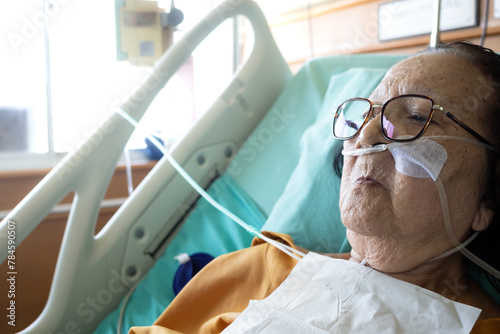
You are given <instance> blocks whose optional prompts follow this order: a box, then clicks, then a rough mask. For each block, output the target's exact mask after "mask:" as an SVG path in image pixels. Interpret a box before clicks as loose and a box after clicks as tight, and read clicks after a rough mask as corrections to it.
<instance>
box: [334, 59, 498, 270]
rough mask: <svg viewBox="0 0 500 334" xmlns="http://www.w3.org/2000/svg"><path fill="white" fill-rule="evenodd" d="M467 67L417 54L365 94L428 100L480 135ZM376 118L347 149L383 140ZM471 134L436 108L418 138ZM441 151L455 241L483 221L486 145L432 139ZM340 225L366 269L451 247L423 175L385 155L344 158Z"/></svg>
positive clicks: (390, 266)
mask: <svg viewBox="0 0 500 334" xmlns="http://www.w3.org/2000/svg"><path fill="white" fill-rule="evenodd" d="M485 81H486V80H484V79H483V78H482V77H481V76H480V74H479V72H477V71H476V70H475V69H473V68H471V67H469V66H467V65H466V64H465V63H464V62H463V61H462V60H461V59H459V58H457V57H455V56H452V55H446V54H422V55H418V56H415V57H412V58H409V59H407V60H404V61H402V62H400V63H398V64H396V65H395V66H394V67H393V68H392V69H391V70H389V72H388V73H387V75H386V76H385V78H384V79H383V81H382V82H381V84H380V85H379V86H378V87H377V88H376V89H375V91H374V92H373V93H372V95H371V96H370V100H371V101H372V102H373V103H374V104H383V103H384V102H385V101H387V100H388V99H390V98H392V97H395V96H398V95H402V94H411V93H413V94H422V95H426V96H429V97H431V98H432V99H433V100H434V102H435V103H436V104H438V105H441V106H442V107H443V108H445V109H446V110H447V111H449V112H451V113H452V114H454V115H455V116H457V117H458V118H459V119H460V120H462V121H463V122H464V123H465V124H467V125H468V126H469V127H471V128H472V129H474V130H475V131H476V132H478V133H480V134H482V135H484V134H485V133H486V131H485V129H484V126H483V125H482V124H481V122H480V119H479V117H478V113H479V110H480V108H481V107H480V105H481V103H482V101H483V100H482V99H483V97H485V95H487V94H488V92H490V89H489V87H487V86H486V85H485ZM379 117H380V115H378V116H377V117H375V118H373V119H372V120H371V121H370V122H369V123H368V124H366V125H365V127H364V128H363V129H362V131H361V133H360V134H359V135H358V136H357V137H356V138H354V139H351V140H349V141H346V142H345V143H344V148H345V149H347V150H354V149H359V148H362V147H367V146H369V145H372V146H373V145H376V144H379V143H388V141H387V140H386V139H385V138H384V137H383V135H382V131H381V129H380V125H379V124H380V119H379ZM431 135H449V136H459V137H465V138H472V139H474V137H472V136H471V135H470V134H469V133H468V132H466V131H465V130H464V129H462V128H461V127H459V126H458V125H457V124H456V123H454V122H453V121H451V120H450V119H448V118H447V117H446V116H444V115H443V114H442V113H440V112H435V114H434V118H433V121H432V123H431V124H430V126H429V128H428V129H427V131H426V133H425V136H431ZM436 141H437V142H438V143H439V144H440V145H442V146H443V147H444V148H445V149H446V151H447V155H448V157H447V160H446V163H445V165H444V167H443V169H442V171H441V174H440V176H439V178H440V179H441V181H442V183H443V185H444V189H445V190H446V196H447V198H448V206H449V211H450V216H451V224H452V227H453V229H454V232H455V235H456V237H457V239H458V240H460V241H463V240H464V239H466V238H467V237H468V236H469V235H470V233H471V231H472V230H473V229H475V230H481V229H484V228H486V227H487V224H488V223H489V221H490V216H489V214H490V211H489V210H488V209H486V208H485V206H484V205H482V202H481V197H482V189H483V188H484V186H483V185H484V183H485V174H486V172H485V166H486V165H485V163H486V150H485V149H484V148H481V147H479V146H476V145H473V144H467V143H464V142H460V141H455V140H436ZM340 209H341V216H342V222H343V223H344V225H345V226H346V227H347V237H348V239H349V242H350V244H351V246H352V247H353V251H354V252H353V254H355V256H359V259H362V258H364V259H365V260H366V261H367V262H368V263H369V264H370V265H371V266H372V267H374V268H376V269H378V270H380V271H384V272H388V273H398V272H404V271H408V270H411V269H412V268H415V267H417V266H418V265H420V264H422V263H424V262H425V261H426V260H428V259H431V258H433V257H435V256H437V255H439V254H441V253H443V252H445V251H447V250H449V249H451V248H453V247H454V245H453V244H452V243H451V241H450V240H449V238H448V236H447V234H446V231H445V228H444V223H443V214H442V211H441V204H440V197H439V194H438V191H437V187H436V184H435V183H434V181H433V180H432V179H430V178H428V179H422V178H414V177H410V176H407V175H404V174H401V173H399V172H397V171H396V169H395V165H394V159H393V157H392V155H391V153H390V152H389V151H388V150H387V151H383V152H380V153H373V154H365V155H361V156H357V157H353V156H345V157H344V169H343V177H342V184H341V194H340Z"/></svg>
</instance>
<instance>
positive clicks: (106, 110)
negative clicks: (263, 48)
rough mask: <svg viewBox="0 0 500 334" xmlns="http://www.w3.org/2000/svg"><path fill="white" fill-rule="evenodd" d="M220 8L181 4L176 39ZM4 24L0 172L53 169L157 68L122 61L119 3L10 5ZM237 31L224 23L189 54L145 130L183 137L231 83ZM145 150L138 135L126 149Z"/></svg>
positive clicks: (2, 15) (26, 1)
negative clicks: (234, 36)
mask: <svg viewBox="0 0 500 334" xmlns="http://www.w3.org/2000/svg"><path fill="white" fill-rule="evenodd" d="M195 2H196V3H195ZM214 5H215V4H214V3H212V2H207V1H203V0H198V1H192V0H191V1H187V0H184V1H182V0H179V1H176V6H177V7H178V8H179V9H181V10H182V11H183V12H184V21H183V22H182V23H181V24H180V25H179V26H178V28H179V31H177V32H176V33H175V34H174V40H175V39H177V38H179V37H180V36H181V35H182V34H183V31H187V30H188V29H189V28H190V27H192V26H193V25H194V24H196V23H197V22H198V21H199V20H200V19H201V18H202V17H203V16H204V15H205V14H206V13H207V12H208V11H209V10H211V9H212V6H214ZM167 8H170V2H168V6H167ZM167 11H168V10H167ZM0 26H1V27H2V30H3V31H4V34H3V35H4V36H5V37H6V38H3V39H1V42H0V50H2V51H1V53H0V55H1V60H2V61H1V62H0V73H2V81H1V83H0V89H1V90H0V92H2V93H0V170H12V169H37V168H47V167H51V166H54V165H55V163H57V161H58V160H59V159H60V158H61V157H62V156H64V154H65V153H66V152H69V151H72V150H74V149H76V148H77V147H78V145H79V143H81V142H83V141H84V140H85V139H86V138H88V137H89V136H90V134H91V133H92V131H93V130H94V129H95V128H96V127H97V126H98V125H99V124H100V123H101V122H103V121H104V120H105V119H106V118H107V117H109V115H110V114H111V113H112V112H113V111H114V110H115V108H117V107H119V106H120V105H121V103H123V102H124V101H125V100H126V98H127V96H128V95H129V94H131V93H132V92H133V91H134V89H135V88H136V87H138V86H139V84H140V83H141V82H142V81H143V80H144V78H145V77H146V76H147V75H148V74H149V73H150V71H151V68H150V67H143V66H134V65H132V64H130V63H129V62H127V61H119V60H117V43H116V41H117V35H116V29H115V28H116V23H115V1H114V0H86V1H81V0H73V1H69V0H43V1H40V0H23V1H16V0H5V1H2V2H1V3H0ZM232 34H233V24H232V22H230V21H227V22H225V23H224V24H223V25H222V26H221V27H219V29H217V30H216V32H215V33H214V34H212V35H211V36H210V37H209V38H208V40H207V41H206V42H204V43H203V45H201V46H200V47H199V48H198V49H197V50H196V51H195V52H194V53H193V56H192V58H191V59H190V60H189V61H188V62H187V63H186V64H185V65H184V66H183V67H182V69H181V71H180V72H178V73H177V74H176V76H174V77H173V78H172V79H171V81H170V82H169V83H168V84H167V85H166V87H165V88H164V89H163V90H162V92H161V93H160V94H159V96H158V97H157V98H156V100H155V101H154V102H153V104H152V105H151V106H150V108H149V109H148V111H147V113H146V115H145V117H144V118H143V121H142V122H141V124H143V129H147V131H148V132H151V133H154V132H161V133H162V137H164V139H166V140H167V141H168V142H172V143H175V142H176V141H178V140H179V139H180V138H181V137H182V136H183V134H184V133H185V132H186V131H187V129H188V128H189V127H190V126H191V124H192V123H193V122H194V121H195V120H196V119H197V118H199V116H200V115H201V114H202V113H203V111H204V110H206V109H207V107H208V106H209V105H210V104H211V103H212V101H213V100H214V99H215V98H216V97H217V96H218V94H219V93H220V92H221V91H222V89H223V88H224V87H225V85H226V84H227V83H228V82H229V80H230V78H231V77H232V72H233V44H232V40H233V37H232ZM214 43H215V45H216V47H214ZM144 146H145V144H144V138H142V137H140V136H136V135H135V136H133V138H132V139H131V141H130V142H129V145H128V147H129V148H131V149H135V150H140V149H142V148H143V147H144Z"/></svg>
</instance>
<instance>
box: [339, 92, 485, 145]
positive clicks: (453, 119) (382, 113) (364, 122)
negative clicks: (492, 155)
mask: <svg viewBox="0 0 500 334" xmlns="http://www.w3.org/2000/svg"><path fill="white" fill-rule="evenodd" d="M402 97H418V98H424V99H427V100H428V101H430V102H431V110H430V113H429V118H428V119H427V122H426V123H425V125H424V126H423V128H422V130H421V131H420V132H419V133H418V134H417V135H416V136H415V137H413V138H409V139H395V138H390V137H388V136H387V134H386V132H385V130H384V125H383V119H384V117H383V116H384V111H385V108H386V107H387V105H388V104H389V103H390V102H391V101H394V100H396V99H399V98H402ZM352 101H367V102H368V103H370V109H369V110H368V112H367V114H366V117H365V119H364V121H363V124H361V126H360V127H359V129H358V130H357V131H356V133H355V134H354V135H352V136H349V137H337V136H335V123H336V122H337V119H338V118H339V114H340V113H339V111H340V108H341V107H342V106H343V105H344V104H345V103H347V102H352ZM374 108H382V110H381V111H380V128H381V129H382V134H383V136H384V138H385V139H387V140H389V141H393V142H409V141H413V140H416V139H418V138H420V137H422V135H423V134H424V133H425V131H426V130H427V128H428V127H429V124H430V123H431V121H432V117H433V116H434V110H439V111H441V112H442V113H443V114H444V115H445V116H446V117H448V118H449V119H451V120H452V121H453V122H455V123H456V124H458V125H459V126H460V127H461V128H462V129H464V130H465V131H467V132H468V133H470V134H471V135H473V136H474V137H475V138H476V139H478V140H479V141H480V142H482V143H484V144H487V145H490V146H493V145H491V144H490V142H488V141H487V140H486V139H484V138H483V137H482V136H481V135H480V134H478V133H477V132H476V131H474V130H472V128H470V127H469V126H468V125H466V124H465V123H464V122H462V121H461V120H460V119H458V118H457V117H456V116H455V115H453V114H452V113H450V112H448V111H446V110H445V109H444V108H443V107H442V106H440V105H438V104H434V100H433V99H432V98H430V97H428V96H425V95H419V94H404V95H398V96H395V97H393V98H390V99H389V100H387V101H386V102H384V104H373V103H372V101H370V100H368V99H366V98H364V97H354V98H351V99H347V100H345V101H344V102H342V103H341V104H340V105H339V106H338V108H337V111H336V112H335V116H334V118H333V128H332V130H333V136H334V137H335V138H337V139H339V140H350V139H352V138H355V137H357V136H358V135H359V133H360V132H361V129H363V127H364V126H365V125H366V124H367V123H368V121H369V119H370V116H371V114H372V111H373V109H374Z"/></svg>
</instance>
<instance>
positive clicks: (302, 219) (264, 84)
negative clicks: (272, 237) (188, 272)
mask: <svg viewBox="0 0 500 334" xmlns="http://www.w3.org/2000/svg"><path fill="white" fill-rule="evenodd" d="M235 15H243V16H245V17H246V18H247V19H248V20H249V21H250V23H251V25H252V28H253V31H254V34H255V44H254V48H253V51H252V53H251V55H250V56H249V58H248V60H247V61H246V63H245V64H244V66H243V67H242V68H241V69H240V70H239V71H238V72H237V73H236V74H235V76H234V78H233V80H232V81H231V83H230V84H229V85H228V86H227V88H226V89H225V90H224V92H223V93H222V94H221V95H220V96H219V97H218V99H217V100H216V101H215V102H214V103H213V105H212V106H211V107H210V108H209V109H208V110H207V111H206V113H205V114H204V115H203V116H202V117H201V119H200V120H199V121H198V122H197V123H196V124H195V125H194V127H193V128H192V130H190V132H189V133H188V134H187V135H186V136H185V137H184V139H183V140H182V141H181V142H180V143H179V144H178V145H177V146H176V147H175V148H174V150H173V151H172V156H173V157H174V158H175V160H176V161H177V162H179V164H180V165H181V166H182V167H183V168H184V169H185V170H186V171H187V173H188V174H189V175H190V176H191V177H192V178H193V179H194V180H195V181H196V182H197V183H198V184H199V185H200V186H201V187H202V188H204V189H207V191H208V193H209V194H210V195H211V196H212V197H213V199H215V200H216V201H217V202H218V203H220V204H221V205H223V206H224V207H226V208H227V209H228V210H230V211H231V212H233V213H234V214H235V215H237V216H238V217H240V218H241V219H242V220H243V221H245V222H246V223H247V224H248V225H249V226H251V227H253V228H255V229H256V230H270V231H276V232H284V233H289V234H291V235H292V236H293V237H294V240H295V241H296V243H297V244H298V245H300V246H302V247H305V248H308V249H311V250H313V251H319V252H322V251H329V252H345V251H348V250H349V249H350V248H349V247H350V246H349V244H348V242H347V240H346V239H345V230H344V228H343V226H342V224H341V222H340V218H339V211H338V206H337V203H338V191H339V178H338V177H337V176H336V175H335V173H334V171H333V166H332V155H333V152H334V151H335V149H336V148H337V147H338V145H339V143H338V142H336V141H335V140H334V139H333V137H332V136H331V121H332V115H333V111H332V107H334V106H336V105H338V104H339V102H340V101H342V100H344V99H346V98H349V97H353V96H368V95H369V94H370V92H371V91H372V90H373V88H374V87H375V86H376V85H377V84H378V82H379V81H380V80H381V79H382V77H383V75H384V74H385V72H386V71H387V69H388V68H389V67H391V66H392V65H393V64H394V63H395V62H397V61H399V60H401V59H403V56H387V55H354V56H334V57H325V58H318V59H314V60H311V61H309V62H307V63H306V64H305V65H304V66H303V67H302V69H301V70H300V71H299V72H298V73H297V74H295V75H294V76H292V74H291V72H290V70H289V68H288V66H287V64H286V63H285V61H284V59H283V58H282V56H281V54H280V52H279V50H278V48H277V46H276V44H275V43H274V41H273V38H272V36H271V33H270V31H269V29H268V26H267V23H266V20H265V18H264V15H263V13H262V12H261V11H260V9H259V8H258V6H257V5H256V4H255V3H254V2H252V1H250V0H242V1H227V2H225V3H222V4H221V5H220V6H219V7H217V8H216V9H214V10H213V11H212V12H211V13H209V14H208V15H207V16H206V17H205V18H204V19H203V20H202V21H201V22H200V23H199V24H198V25H197V26H195V27H194V28H193V29H192V30H191V31H190V32H188V33H187V34H186V35H185V37H184V38H183V39H182V40H180V41H179V42H178V43H176V44H175V45H174V46H173V47H171V48H170V49H169V50H168V51H167V52H166V53H165V55H164V56H163V57H162V58H161V59H160V60H159V61H158V63H157V64H156V65H155V67H154V71H153V72H152V74H151V76H150V77H149V78H148V79H147V80H146V82H145V83H144V84H143V85H142V86H141V87H140V88H139V89H138V90H137V91H136V92H135V93H134V94H133V95H132V96H131V97H130V98H129V99H128V100H127V101H126V102H125V103H124V104H123V105H122V106H121V108H120V110H121V111H122V112H125V113H126V114H128V115H130V116H131V117H132V118H133V119H135V120H140V119H141V117H142V116H143V114H144V113H145V112H146V110H147V108H148V106H149V104H150V103H151V101H152V100H153V99H154V97H155V95H156V94H157V93H158V92H159V91H160V90H161V89H162V87H163V86H164V85H165V83H166V82H167V81H168V80H169V78H170V77H171V76H172V74H173V73H175V71H176V70H177V68H179V67H180V66H181V65H182V64H183V63H184V61H185V60H186V59H187V58H188V57H189V55H190V54H191V52H192V51H193V50H194V49H195V48H196V46H197V45H198V44H199V43H200V42H201V41H202V40H203V39H204V38H205V37H206V36H207V35H208V34H209V33H210V32H211V31H213V30H214V29H215V28H216V27H217V26H218V25H219V24H220V23H222V22H223V21H224V20H226V19H228V18H230V17H233V16H235ZM134 130H135V129H134V126H132V125H131V124H130V123H129V122H128V121H127V120H126V119H125V118H124V117H123V116H121V115H120V114H119V113H114V114H113V115H111V117H110V118H109V119H107V120H106V121H105V122H103V124H102V125H101V126H100V127H99V128H98V129H97V130H96V131H95V133H94V135H93V136H91V137H90V138H89V139H88V141H87V142H85V143H83V144H82V146H81V147H80V148H79V149H77V150H76V151H75V152H73V153H70V154H68V156H67V157H66V158H65V159H64V160H63V161H62V162H61V163H60V164H58V165H57V166H56V167H55V168H54V169H53V170H52V171H51V172H50V173H49V174H48V175H47V177H46V178H45V179H44V180H43V181H42V182H41V183H40V184H39V185H37V186H36V187H35V188H34V189H33V190H32V192H31V193H30V194H29V195H28V196H27V197H26V198H25V199H24V200H23V201H22V202H21V203H19V205H18V206H17V207H16V208H15V209H14V210H12V212H11V213H10V214H9V215H8V216H7V217H6V218H5V219H4V220H3V221H2V223H1V225H0V237H1V238H2V245H4V241H6V240H7V237H6V236H7V231H8V222H9V221H12V222H15V223H16V226H17V227H16V241H17V242H18V243H19V242H21V241H22V240H23V239H24V238H25V237H26V236H27V235H28V234H29V233H30V232H31V231H32V230H33V229H34V228H35V227H36V226H37V224H38V223H39V222H40V221H41V220H42V219H43V217H45V216H46V215H47V214H48V213H49V212H50V210H51V209H52V207H53V206H55V205H56V204H58V203H59V202H60V201H61V200H62V199H63V198H64V197H65V196H66V195H67V194H68V193H70V192H74V193H75V196H74V200H73V204H72V208H71V212H70V215H69V218H68V222H67V226H66V230H65V233H64V237H63V242H62V245H61V249H60V254H59V258H58V262H57V266H56V270H55V273H54V278H53V282H52V287H51V291H50V295H49V298H48V301H47V304H46V307H45V309H44V310H43V312H42V314H41V315H40V317H39V318H38V319H37V320H36V321H35V322H34V323H33V324H32V325H31V326H30V327H28V328H27V329H26V330H25V331H24V332H25V333H60V332H62V333H67V332H75V333H77V332H81V333H90V332H94V331H95V332H96V333H116V332H117V329H118V326H119V327H121V329H122V332H123V333H126V332H127V331H128V328H129V327H131V326H140V325H150V324H151V323H152V322H153V321H154V320H155V319H156V318H157V317H158V316H159V315H160V314H161V312H162V311H163V310H164V309H165V307H166V306H167V305H168V303H169V302H170V301H171V300H172V299H173V298H174V292H173V289H172V284H173V281H174V275H175V273H176V271H177V270H178V268H179V261H178V260H177V259H176V258H175V257H176V256H178V255H179V254H183V253H186V254H188V255H192V254H193V253H200V252H203V253H207V254H210V255H211V256H218V255H220V254H224V253H227V252H230V251H234V250H237V249H241V248H243V247H247V246H249V245H250V242H251V240H252V238H253V236H252V235H251V234H249V233H247V231H246V230H245V229H243V228H241V227H240V226H238V225H237V224H235V223H234V222H233V221H232V220H231V219H230V218H228V217H227V216H226V215H224V214H223V213H222V212H220V211H218V210H217V209H215V208H214V207H213V206H212V205H210V204H209V203H208V202H207V200H206V199H205V198H200V196H199V194H198V193H197V192H196V191H194V190H193V188H192V187H191V186H190V185H189V184H188V183H187V182H186V181H185V180H184V179H183V178H182V177H181V176H180V175H179V173H178V172H177V171H176V170H175V169H174V168H173V167H172V165H171V163H170V162H169V161H168V160H167V159H166V158H165V157H163V158H162V159H161V160H160V161H159V162H158V163H157V164H156V166H155V167H154V168H153V170H152V171H151V172H150V174H149V175H148V176H147V177H146V178H145V179H144V180H143V181H142V183H141V184H140V185H139V186H138V187H137V189H136V190H135V191H134V192H133V193H132V194H131V195H130V197H129V198H128V199H127V200H126V201H125V203H124V204H123V205H122V206H121V207H120V208H119V210H118V211H117V212H116V214H115V215H114V216H113V217H112V218H111V219H110V221H109V222H108V223H107V224H106V226H105V227H104V228H103V229H102V230H101V231H100V232H99V233H98V234H97V235H94V230H95V224H96V220H97V216H98V213H99V207H100V204H101V200H102V199H103V196H104V193H105V190H106V188H107V184H108V182H109V180H110V178H111V176H112V174H113V171H114V169H115V167H116V164H117V161H118V160H119V158H120V155H121V152H122V151H123V149H124V147H125V145H126V143H127V141H128V138H129V137H130V136H131V134H132V133H133V131H134ZM0 252H1V253H0V254H1V259H2V261H3V260H4V259H5V258H6V257H7V249H6V247H2V249H1V250H0ZM243 265H244V264H243ZM478 279H480V278H478Z"/></svg>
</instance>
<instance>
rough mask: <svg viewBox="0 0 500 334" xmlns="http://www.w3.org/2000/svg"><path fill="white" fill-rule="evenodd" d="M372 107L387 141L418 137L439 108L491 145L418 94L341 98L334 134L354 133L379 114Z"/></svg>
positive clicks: (342, 136) (348, 135)
mask: <svg viewBox="0 0 500 334" xmlns="http://www.w3.org/2000/svg"><path fill="white" fill-rule="evenodd" d="M374 108H382V110H381V111H380V127H381V129H382V133H383V135H384V138H385V139H387V140H390V141H395V142H408V141H412V140H415V139H417V138H420V137H421V136H422V135H423V134H424V133H425V131H426V130H427V128H428V127H429V124H430V123H431V120H432V117H433V115H434V110H439V111H441V112H442V113H443V114H444V115H445V116H446V117H448V118H449V119H451V120H452V121H453V122H455V123H456V124H458V125H459V126H460V127H462V128H463V129H464V130H465V131H467V132H469V133H470V134H471V135H473V136H474V137H476V138H477V139H478V140H479V141H480V142H482V143H484V144H487V145H491V144H490V143H489V142H488V141H487V140H486V139H484V138H483V137H481V136H480V135H479V134H478V133H477V132H476V131H474V130H472V129H471V128H470V127H468V126H467V125H466V124H465V123H464V122H462V121H461V120H459V119H458V118H457V117H455V116H454V115H452V114H451V113H449V112H447V111H446V110H444V108H443V107H441V106H439V105H435V104H434V101H433V100H432V99H431V98H430V97H427V96H424V95H417V94H407V95H400V96H396V97H393V98H392V99H390V100H388V101H386V102H385V103H384V104H383V105H380V104H372V102H371V101H370V100H368V99H365V98H362V97H356V98H352V99H348V100H346V101H344V102H342V104H341V105H340V106H339V107H338V108H337V111H336V112H335V117H334V119H333V135H334V137H335V138H337V139H340V140H349V139H352V138H354V137H356V136H357V135H358V134H359V132H360V131H361V129H362V128H363V126H365V125H366V124H367V123H368V121H369V119H370V118H373V117H375V116H377V115H378V114H374V112H373V109H374ZM372 114H373V115H372Z"/></svg>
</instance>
